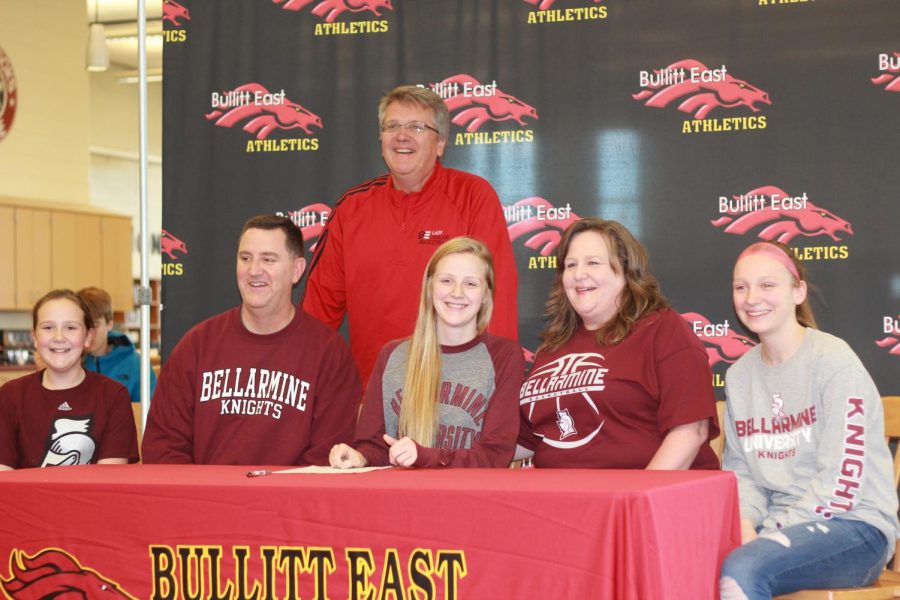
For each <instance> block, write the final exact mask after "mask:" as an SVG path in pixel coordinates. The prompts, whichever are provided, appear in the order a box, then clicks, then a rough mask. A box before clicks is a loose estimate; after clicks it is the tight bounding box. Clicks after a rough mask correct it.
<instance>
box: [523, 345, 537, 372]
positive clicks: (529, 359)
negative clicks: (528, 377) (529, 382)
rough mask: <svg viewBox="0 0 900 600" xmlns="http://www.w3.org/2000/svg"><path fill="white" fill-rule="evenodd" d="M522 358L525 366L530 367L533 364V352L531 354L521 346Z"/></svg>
mask: <svg viewBox="0 0 900 600" xmlns="http://www.w3.org/2000/svg"><path fill="white" fill-rule="evenodd" d="M522 356H524V357H525V362H526V363H527V365H526V366H528V367H531V365H532V364H533V363H534V352H532V351H531V350H529V349H528V348H526V347H525V346H522Z"/></svg>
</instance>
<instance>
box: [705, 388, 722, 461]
mask: <svg viewBox="0 0 900 600" xmlns="http://www.w3.org/2000/svg"><path fill="white" fill-rule="evenodd" d="M716 414H718V415H719V437H717V438H714V439H712V440H710V441H709V445H710V447H711V448H712V449H713V452H715V453H716V456H717V457H718V458H719V465H721V464H722V454H723V453H724V452H725V401H724V400H720V401H719V402H716Z"/></svg>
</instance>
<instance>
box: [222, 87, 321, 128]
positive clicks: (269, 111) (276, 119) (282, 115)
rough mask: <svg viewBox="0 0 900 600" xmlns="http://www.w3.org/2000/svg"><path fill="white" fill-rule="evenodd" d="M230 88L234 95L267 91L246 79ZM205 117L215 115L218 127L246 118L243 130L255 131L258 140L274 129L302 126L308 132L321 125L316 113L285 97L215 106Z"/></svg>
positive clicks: (253, 95) (263, 93) (254, 94)
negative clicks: (268, 101)
mask: <svg viewBox="0 0 900 600" xmlns="http://www.w3.org/2000/svg"><path fill="white" fill-rule="evenodd" d="M232 91H233V95H234V96H235V97H237V96H240V95H241V94H243V93H245V92H246V93H249V94H250V96H251V97H256V95H257V94H261V95H262V96H267V95H269V90H267V89H266V88H265V87H263V86H262V85H260V84H258V83H245V84H244V85H241V86H238V87H236V88H234V90H232ZM206 118H207V120H209V121H212V120H214V119H215V125H216V126H217V127H232V126H234V125H236V124H237V123H239V122H241V121H243V120H244V119H249V121H247V123H246V124H245V125H244V127H243V130H244V131H246V132H247V133H250V134H253V135H255V136H256V139H258V140H264V139H266V138H267V137H269V134H270V133H272V132H273V131H275V130H277V129H302V130H303V131H305V132H306V133H307V134H312V127H318V128H319V129H321V128H322V118H321V117H319V115H317V114H315V113H313V112H311V111H309V110H307V109H305V108H303V107H302V106H300V105H299V104H297V103H296V102H293V101H291V100H288V99H287V98H285V99H284V100H283V101H282V102H281V103H280V104H257V103H256V102H249V103H247V104H241V105H240V106H235V107H232V108H225V109H218V108H217V109H215V110H213V111H212V112H210V113H207V114H206Z"/></svg>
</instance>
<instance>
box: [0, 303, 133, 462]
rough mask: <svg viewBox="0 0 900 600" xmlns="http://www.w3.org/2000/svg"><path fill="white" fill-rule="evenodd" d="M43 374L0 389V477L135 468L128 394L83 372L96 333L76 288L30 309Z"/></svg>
mask: <svg viewBox="0 0 900 600" xmlns="http://www.w3.org/2000/svg"><path fill="white" fill-rule="evenodd" d="M32 326H33V329H32V335H33V336H34V345H35V348H36V352H37V354H39V355H40V357H41V360H42V361H43V364H44V368H43V369H41V370H38V371H35V372H34V373H29V374H28V375H25V376H24V377H20V378H18V379H13V380H12V381H8V382H7V383H6V384H4V385H3V387H0V471H3V470H10V469H23V468H30V467H48V466H58V465H84V464H124V463H128V462H137V460H138V449H137V432H136V429H135V425H134V416H133V414H132V411H131V403H130V402H129V399H128V390H126V389H125V388H124V387H122V385H121V384H119V383H116V382H115V381H113V380H112V379H109V378H107V377H103V376H101V375H97V374H96V373H91V372H88V371H85V369H84V368H83V367H82V365H81V359H82V353H83V352H84V349H85V346H87V345H89V344H90V342H91V337H92V336H93V334H94V330H93V322H92V320H91V314H90V311H89V310H88V307H87V306H86V305H85V304H84V302H83V301H82V300H81V298H79V297H78V296H77V295H76V294H75V292H73V291H71V290H53V291H51V292H49V293H48V294H46V295H45V296H44V297H43V298H41V299H40V300H38V301H37V303H36V304H35V305H34V308H33V310H32Z"/></svg>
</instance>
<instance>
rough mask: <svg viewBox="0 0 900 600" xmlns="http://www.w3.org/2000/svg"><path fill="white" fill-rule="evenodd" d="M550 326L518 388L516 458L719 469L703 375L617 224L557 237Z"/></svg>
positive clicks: (585, 224) (703, 363)
mask: <svg viewBox="0 0 900 600" xmlns="http://www.w3.org/2000/svg"><path fill="white" fill-rule="evenodd" d="M556 269H557V273H556V279H555V281H554V283H553V287H552V289H551V291H550V297H549V299H548V300H547V305H546V315H547V318H548V324H547V327H546V329H544V331H543V332H542V334H541V337H542V339H543V343H542V345H541V346H540V348H538V353H537V356H536V357H535V362H534V366H533V367H532V369H531V372H530V374H529V376H528V378H527V379H526V380H525V383H524V384H523V385H522V388H521V393H520V395H519V401H520V413H521V417H522V419H521V426H522V427H521V432H520V435H519V447H518V449H517V453H516V458H520V459H521V458H526V457H529V456H533V457H534V463H535V465H537V466H539V467H598V468H611V469H643V468H646V469H688V468H693V469H717V468H718V466H719V463H718V460H717V458H716V456H715V454H714V453H713V451H712V449H711V448H710V446H709V439H710V438H711V437H715V436H716V435H717V434H718V423H717V420H716V406H715V396H714V394H713V388H712V374H711V372H710V369H709V363H708V359H707V356H706V352H705V350H704V349H703V345H702V343H701V342H700V340H699V339H698V338H697V336H696V335H694V333H693V332H692V331H691V329H690V327H689V326H688V324H687V322H685V321H684V319H683V318H682V317H681V316H680V315H679V314H678V313H677V312H675V311H673V310H671V309H670V308H669V307H668V302H667V301H666V299H665V298H664V297H663V296H662V294H661V293H660V290H659V285H658V283H657V281H656V278H655V277H654V276H653V275H652V274H651V273H650V271H649V269H648V264H647V253H646V251H645V250H644V247H643V246H642V245H641V243H640V242H638V241H637V240H636V239H635V238H634V236H632V235H631V233H630V232H629V231H628V230H627V229H626V228H625V227H624V226H622V225H621V224H619V223H616V222H615V221H604V220H602V219H582V220H580V221H577V222H575V223H573V224H572V225H571V226H570V227H569V228H568V229H567V230H566V232H565V233H564V234H563V236H562V240H561V241H560V244H559V248H558V250H557V267H556Z"/></svg>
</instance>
